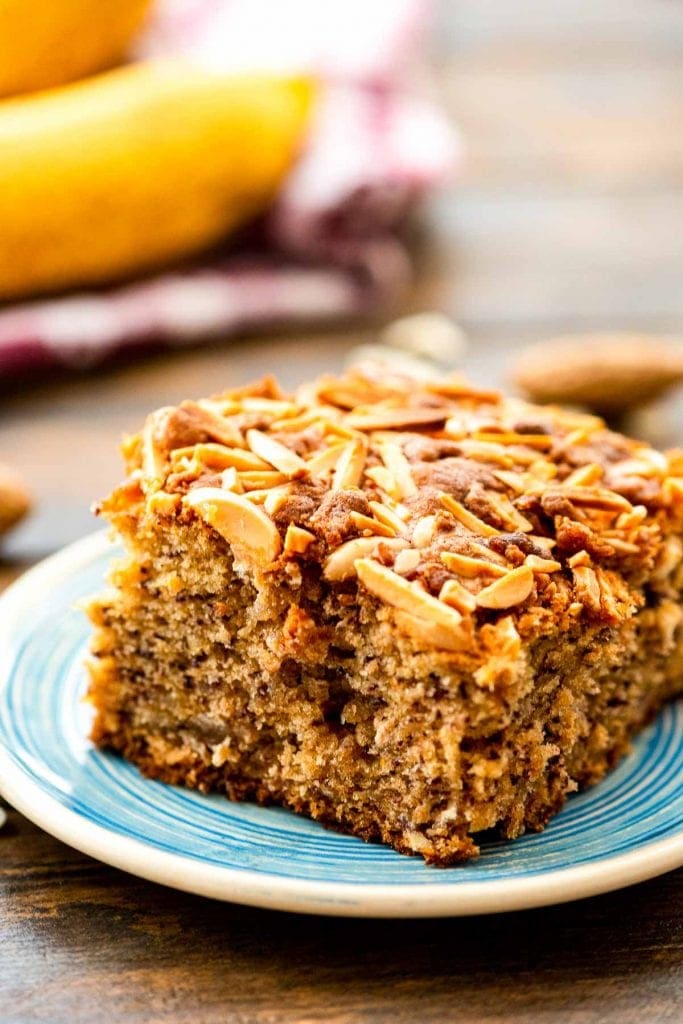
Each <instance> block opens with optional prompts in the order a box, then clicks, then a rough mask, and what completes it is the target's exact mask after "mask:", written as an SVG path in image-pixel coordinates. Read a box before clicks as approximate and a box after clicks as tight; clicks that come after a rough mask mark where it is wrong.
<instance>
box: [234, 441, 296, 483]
mask: <svg viewBox="0 0 683 1024" xmlns="http://www.w3.org/2000/svg"><path fill="white" fill-rule="evenodd" d="M247 444H248V445H249V447H250V448H251V450H252V452H254V454H256V455H258V456H259V458H261V459H263V460H264V461H265V462H267V463H268V464H269V465H271V466H274V468H275V469H277V470H279V472H280V473H284V475H285V476H286V477H287V479H288V480H295V479H297V478H298V477H302V476H307V475H308V467H307V465H306V463H305V462H304V460H303V459H302V458H300V457H299V456H298V455H297V454H296V452H293V451H292V450H291V449H290V448H288V447H287V446H286V445H284V444H281V442H280V441H276V440H275V438H273V437H269V435H268V434H264V433H263V431H261V430H248V431H247Z"/></svg>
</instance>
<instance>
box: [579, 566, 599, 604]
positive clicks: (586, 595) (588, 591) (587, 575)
mask: <svg viewBox="0 0 683 1024" xmlns="http://www.w3.org/2000/svg"><path fill="white" fill-rule="evenodd" d="M572 575H573V576H574V587H575V591H576V596H577V598H578V599H579V601H580V602H581V604H582V605H584V607H586V608H588V609H590V610H591V611H594V612H599V611H601V603H600V584H599V583H598V578H597V576H596V575H595V572H594V571H593V569H591V568H590V566H588V565H579V566H577V567H576V568H575V569H572Z"/></svg>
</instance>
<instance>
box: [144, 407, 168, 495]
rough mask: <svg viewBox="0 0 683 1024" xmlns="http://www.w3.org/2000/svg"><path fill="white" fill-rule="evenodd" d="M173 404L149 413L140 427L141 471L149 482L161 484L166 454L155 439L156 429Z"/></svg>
mask: <svg viewBox="0 0 683 1024" xmlns="http://www.w3.org/2000/svg"><path fill="white" fill-rule="evenodd" d="M174 411H175V410H174V408H173V406H171V405H168V406H164V408H163V409H157V410H156V412H152V413H150V414H149V416H148V417H147V419H146V420H145V425H144V427H143V429H142V472H143V476H144V478H145V481H146V482H147V483H149V484H154V483H158V484H161V482H162V480H163V479H164V475H165V469H166V454H165V452H164V451H163V450H162V449H161V447H160V446H159V444H158V443H157V440H156V434H157V430H158V429H159V428H160V427H161V426H162V425H163V423H164V421H165V420H166V419H167V418H168V416H169V414H170V413H173V412H174Z"/></svg>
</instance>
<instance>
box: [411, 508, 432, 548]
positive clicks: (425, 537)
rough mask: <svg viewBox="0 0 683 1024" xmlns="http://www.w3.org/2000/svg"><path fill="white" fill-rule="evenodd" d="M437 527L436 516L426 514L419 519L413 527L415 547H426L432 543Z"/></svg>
mask: <svg viewBox="0 0 683 1024" xmlns="http://www.w3.org/2000/svg"><path fill="white" fill-rule="evenodd" d="M435 529H436V516H424V518H422V519H418V521H417V523H416V524H415V527H414V529H413V536H412V543H413V547H416V548H426V547H427V545H428V544H431V542H432V539H433V537H434V531H435Z"/></svg>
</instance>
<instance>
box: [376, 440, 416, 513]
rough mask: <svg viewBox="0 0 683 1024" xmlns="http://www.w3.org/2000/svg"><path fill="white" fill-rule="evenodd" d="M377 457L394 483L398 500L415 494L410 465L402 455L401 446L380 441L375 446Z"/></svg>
mask: <svg viewBox="0 0 683 1024" xmlns="http://www.w3.org/2000/svg"><path fill="white" fill-rule="evenodd" d="M377 448H378V451H379V456H380V458H381V460H382V462H383V463H384V465H385V466H386V468H387V469H388V470H389V472H390V473H391V475H392V476H393V478H394V480H395V481H396V489H397V490H398V498H399V499H400V498H409V497H410V496H411V495H413V494H417V484H416V483H415V481H414V480H413V475H412V473H411V471H410V463H409V462H408V460H407V458H406V457H405V455H404V454H403V451H402V449H401V446H400V445H398V444H395V443H392V442H391V441H380V443H379V445H378V446H377Z"/></svg>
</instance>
